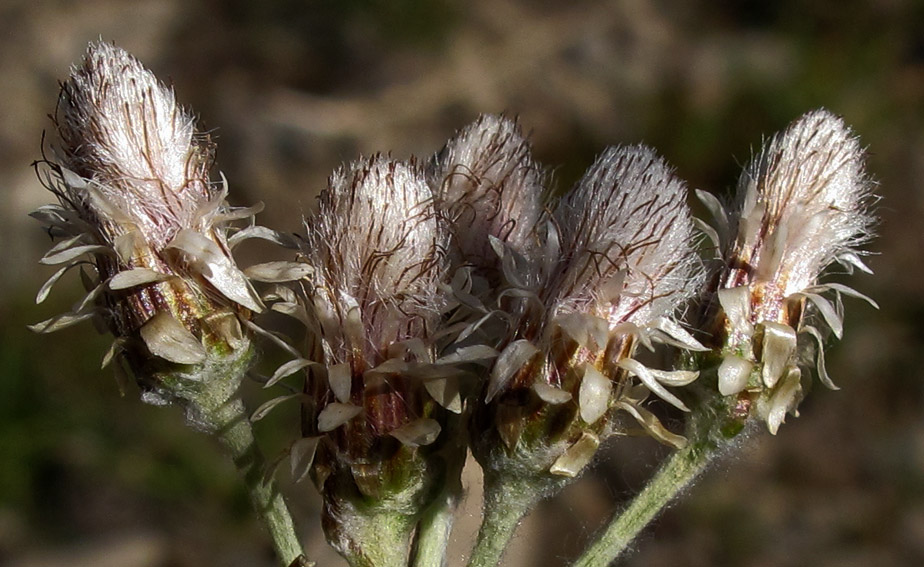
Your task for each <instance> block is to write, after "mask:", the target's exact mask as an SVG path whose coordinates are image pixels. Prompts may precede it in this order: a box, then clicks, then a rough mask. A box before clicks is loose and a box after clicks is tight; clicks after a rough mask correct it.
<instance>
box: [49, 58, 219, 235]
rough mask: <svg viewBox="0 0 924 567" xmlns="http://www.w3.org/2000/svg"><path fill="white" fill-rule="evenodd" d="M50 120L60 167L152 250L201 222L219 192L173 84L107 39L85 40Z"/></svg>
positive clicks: (208, 148) (205, 148) (206, 148)
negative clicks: (82, 52) (128, 224)
mask: <svg viewBox="0 0 924 567" xmlns="http://www.w3.org/2000/svg"><path fill="white" fill-rule="evenodd" d="M55 120H56V123H57V126H58V133H59V135H60V137H61V141H62V150H63V155H62V159H63V163H62V164H61V165H62V166H63V167H65V168H67V169H69V170H71V171H72V172H74V173H76V174H77V175H79V176H80V177H82V178H84V179H85V180H87V182H88V183H90V184H91V185H92V186H93V187H95V188H96V189H97V190H98V192H99V194H100V196H101V197H102V199H103V200H104V201H105V202H106V203H107V204H108V205H109V206H111V207H112V208H113V209H114V210H115V211H118V212H119V213H122V214H123V215H125V219H106V220H110V221H113V222H116V223H119V224H121V222H120V221H122V220H124V221H128V222H131V223H133V224H135V225H137V228H138V229H139V230H140V231H141V232H142V233H143V234H144V236H145V238H146V239H147V240H148V241H149V242H150V244H151V246H153V247H156V248H163V247H164V246H165V245H166V244H167V243H168V242H169V241H170V240H171V239H173V237H174V236H175V235H176V233H177V232H178V231H180V230H181V229H183V228H195V229H201V228H203V223H204V222H207V220H208V219H207V218H201V217H202V212H203V208H204V207H206V206H207V205H208V204H209V202H210V201H212V200H213V199H214V198H215V197H217V196H218V191H215V190H213V189H212V187H211V185H210V183H209V180H208V168H209V166H210V165H211V162H212V144H211V142H210V141H209V139H208V136H205V135H201V134H198V133H197V132H196V130H195V124H194V120H193V117H192V116H191V115H190V114H189V113H187V112H186V111H185V110H183V109H182V108H180V107H179V106H178V105H177V102H176V98H175V96H174V94H173V90H172V89H170V88H168V87H166V86H165V85H163V84H162V83H160V82H159V81H158V80H157V78H156V77H155V76H154V74H153V73H151V72H150V71H148V70H147V69H145V68H144V66H143V65H142V64H141V63H140V62H139V61H138V60H137V59H135V58H134V57H132V56H131V55H129V54H128V53H127V52H126V51H124V50H122V49H119V48H118V47H116V46H114V45H112V44H108V43H97V44H92V45H91V46H90V49H89V50H88V52H87V56H86V58H85V59H84V61H83V63H82V64H81V65H79V66H76V67H74V68H73V70H72V72H71V76H70V78H69V79H68V80H67V81H66V82H65V83H64V85H63V86H62V89H61V98H60V101H59V103H58V109H57V113H56V119H55ZM71 196H72V197H74V198H75V202H81V201H82V200H83V199H81V198H80V197H81V196H79V195H74V194H72V195H71ZM87 206H90V207H93V204H91V203H87ZM213 209H214V208H213ZM94 212H96V213H97V214H98V215H99V216H103V217H105V216H106V215H105V213H102V211H94ZM121 228H122V229H123V230H124V228H125V227H121ZM114 229H115V230H118V228H115V227H114Z"/></svg>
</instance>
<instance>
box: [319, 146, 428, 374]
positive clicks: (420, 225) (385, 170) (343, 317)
mask: <svg viewBox="0 0 924 567" xmlns="http://www.w3.org/2000/svg"><path fill="white" fill-rule="evenodd" d="M308 224H309V226H310V228H311V232H310V234H309V247H308V249H309V252H308V254H309V258H310V263H311V264H312V265H313V266H314V267H315V269H316V270H318V272H317V278H316V281H317V286H316V290H315V291H316V293H317V296H318V300H317V301H321V302H322V303H323V308H319V309H318V312H319V314H325V315H323V317H322V319H321V323H322V328H323V333H322V336H323V338H324V340H325V341H326V342H327V345H328V347H329V349H330V350H329V353H330V356H331V360H330V361H329V362H330V363H340V362H350V363H352V364H353V365H354V370H357V371H360V372H361V371H362V370H364V369H366V368H371V366H375V365H376V364H378V363H380V362H382V361H383V360H384V359H385V358H387V350H388V347H389V346H391V345H392V344H394V343H396V342H400V341H404V340H408V339H411V338H418V339H421V338H427V337H429V335H430V333H432V332H433V330H434V328H435V326H436V323H437V321H438V319H439V314H440V311H441V309H442V306H443V304H444V300H443V299H442V294H441V292H440V290H439V286H438V284H439V282H440V279H441V278H442V277H443V276H444V274H445V265H444V258H443V256H444V253H443V250H444V246H445V244H444V239H445V231H444V230H443V228H442V225H441V223H440V220H439V218H438V216H437V215H436V211H435V208H434V203H433V198H432V195H431V193H430V189H429V187H428V186H427V184H426V182H425V181H424V178H423V176H422V174H421V173H420V171H419V170H418V169H417V167H416V166H415V165H413V164H407V163H402V162H397V161H392V160H389V159H386V158H383V157H373V158H371V159H369V160H368V161H365V162H359V163H354V164H353V165H351V166H350V167H348V168H343V169H341V170H339V171H337V172H336V173H335V174H334V175H333V176H332V177H331V179H330V187H329V189H328V190H327V191H326V192H324V193H323V194H322V196H321V205H320V209H319V211H318V213H317V215H315V216H314V217H313V218H312V219H311V220H310V221H309V222H308ZM328 313H329V314H330V315H332V316H333V319H328V318H327V315H326V314H328ZM357 316H358V317H359V319H358V320H356V321H355V323H356V324H355V325H354V321H353V320H354V319H355V318H356V317H357ZM354 331H355V332H354ZM357 353H362V358H361V359H356V358H355V357H354V355H355V354H357Z"/></svg>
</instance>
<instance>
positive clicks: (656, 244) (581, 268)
mask: <svg viewBox="0 0 924 567" xmlns="http://www.w3.org/2000/svg"><path fill="white" fill-rule="evenodd" d="M555 219H556V221H557V223H558V225H559V227H560V230H561V233H562V249H563V262H565V269H564V270H563V273H562V274H561V284H560V287H559V288H558V312H560V313H567V312H583V313H592V314H594V315H597V316H599V317H602V318H604V319H606V320H607V321H609V324H610V326H611V328H612V327H613V326H615V325H617V324H619V323H622V322H626V321H631V322H634V323H636V324H638V325H646V324H648V323H649V322H651V321H653V320H655V319H656V318H658V317H660V316H663V315H668V314H670V313H671V312H673V311H674V310H675V309H676V308H677V307H678V306H679V305H680V304H681V303H682V302H684V301H685V300H686V299H688V298H689V297H690V296H691V295H692V294H693V293H694V291H696V288H697V286H698V282H699V278H698V277H697V274H696V271H695V266H696V252H695V250H694V248H693V222H692V219H691V216H690V212H689V208H688V207H687V204H686V188H685V186H684V183H683V182H682V181H680V180H679V179H677V178H676V177H674V176H673V174H672V173H671V170H670V168H669V167H668V165H667V164H666V163H665V162H664V160H662V159H661V158H659V157H658V156H657V155H656V154H655V153H654V151H652V150H651V149H649V148H646V147H644V146H632V147H625V148H610V149H609V150H607V151H606V152H605V153H604V154H603V155H602V156H600V157H599V158H598V159H597V161H596V162H595V163H594V165H593V166H591V168H590V169H589V170H588V171H587V173H586V174H585V175H584V178H583V179H581V181H580V183H579V184H578V186H577V187H576V188H575V189H574V190H573V191H572V192H571V193H570V194H568V195H567V196H566V197H565V198H564V200H563V201H562V202H561V203H560V204H559V206H558V208H557V209H556V211H555Z"/></svg>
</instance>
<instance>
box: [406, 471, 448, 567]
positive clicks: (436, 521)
mask: <svg viewBox="0 0 924 567" xmlns="http://www.w3.org/2000/svg"><path fill="white" fill-rule="evenodd" d="M458 501H459V493H458V491H456V490H449V489H447V490H444V491H443V493H442V494H441V495H440V497H439V498H438V499H437V501H436V502H434V503H433V504H431V505H430V508H429V509H428V510H427V511H426V512H425V513H424V515H423V517H422V518H421V519H420V523H419V524H418V526H417V544H416V547H417V551H416V553H415V555H414V561H413V563H412V564H411V565H412V567H444V566H445V565H446V547H447V546H448V545H449V535H450V534H451V533H452V523H453V519H454V514H455V511H456V504H457V503H458Z"/></svg>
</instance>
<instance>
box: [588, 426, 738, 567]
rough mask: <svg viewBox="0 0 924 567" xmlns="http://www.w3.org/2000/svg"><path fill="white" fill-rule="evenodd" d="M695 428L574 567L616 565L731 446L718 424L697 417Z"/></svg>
mask: <svg viewBox="0 0 924 567" xmlns="http://www.w3.org/2000/svg"><path fill="white" fill-rule="evenodd" d="M693 424H694V426H693V427H691V428H690V430H691V433H692V434H690V435H689V437H690V438H689V442H688V443H687V445H686V447H685V448H683V449H680V450H679V451H677V452H675V453H674V454H673V455H671V456H670V458H668V460H667V461H666V462H664V463H663V464H662V465H661V468H660V469H659V470H658V472H657V473H656V474H655V475H654V477H652V478H651V480H649V481H648V484H647V485H646V486H645V488H644V489H643V490H642V491H641V492H640V493H639V494H638V495H637V496H636V497H635V499H634V500H633V501H632V502H631V503H630V504H629V507H628V508H626V509H625V510H623V511H622V513H620V514H617V515H616V516H615V517H614V518H613V520H612V521H611V522H610V524H609V525H608V526H607V527H606V529H605V530H604V531H603V532H602V533H600V535H598V536H597V539H596V540H595V541H594V542H593V543H592V544H591V545H590V547H588V548H587V549H586V550H584V553H583V554H582V555H581V556H580V557H579V558H578V559H577V561H575V562H574V566H573V567H603V566H605V565H609V564H610V563H612V562H613V561H614V560H615V559H616V558H618V557H619V556H620V555H621V554H622V553H623V552H624V551H625V550H626V549H627V548H628V547H629V545H630V544H631V543H632V541H633V540H634V539H635V538H636V536H638V534H639V533H640V532H641V531H642V530H643V529H645V527H646V526H647V525H648V524H649V523H651V521H652V520H654V518H655V517H656V516H657V515H658V514H659V513H660V512H661V510H663V509H664V507H665V506H667V504H668V503H670V501H671V500H673V499H674V497H675V496H677V494H678V493H679V492H680V491H682V490H683V489H684V488H685V487H687V486H688V485H689V484H690V483H692V482H693V481H694V480H695V479H696V477H697V476H698V475H699V474H700V473H701V472H703V470H705V468H706V467H707V466H708V465H709V463H710V462H712V460H713V458H715V457H716V456H717V455H718V454H719V453H720V452H721V451H722V449H723V448H724V447H725V446H726V445H727V443H726V442H724V440H722V439H721V438H720V437H718V436H717V435H716V433H717V429H718V424H717V423H716V422H715V421H712V420H710V419H709V418H706V417H705V416H693Z"/></svg>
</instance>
